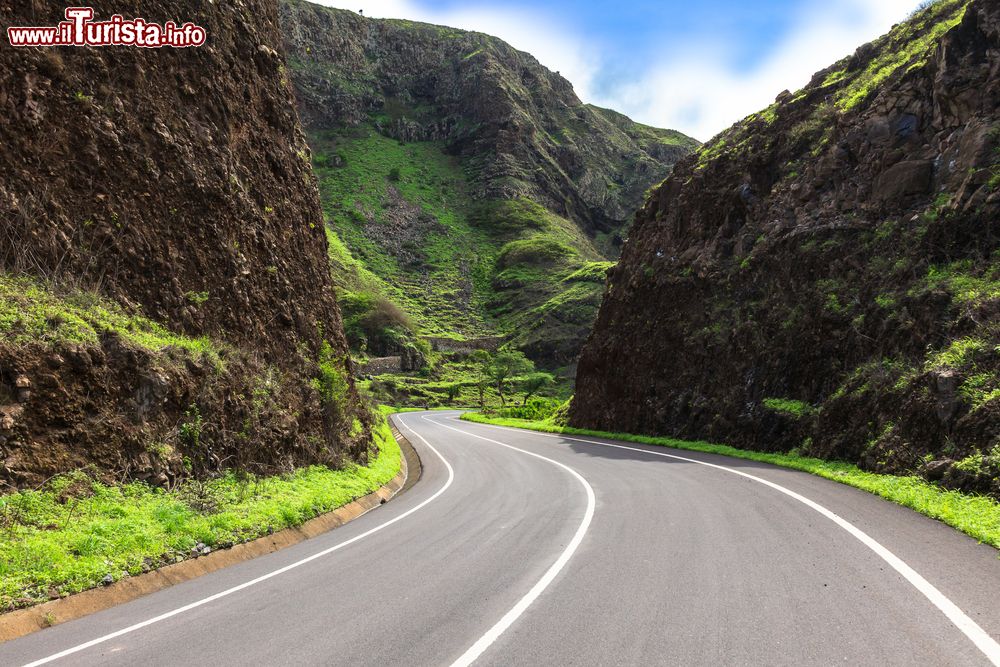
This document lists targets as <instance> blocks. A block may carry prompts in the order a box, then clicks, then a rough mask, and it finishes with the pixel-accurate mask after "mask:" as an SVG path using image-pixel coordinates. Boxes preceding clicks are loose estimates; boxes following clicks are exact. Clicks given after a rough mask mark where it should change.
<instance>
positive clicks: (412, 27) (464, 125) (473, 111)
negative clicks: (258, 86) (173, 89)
mask: <svg viewBox="0 0 1000 667" xmlns="http://www.w3.org/2000/svg"><path fill="white" fill-rule="evenodd" d="M280 11H281V22H282V26H283V29H284V32H285V44H286V48H287V50H288V61H289V65H290V67H291V77H292V80H293V81H294V82H295V88H296V91H297V94H298V99H299V104H300V110H301V113H302V116H303V120H304V122H305V124H306V125H307V126H308V127H310V128H313V129H330V128H339V127H345V126H353V125H360V124H364V123H374V124H375V125H376V126H377V127H378V128H379V131H381V132H382V133H383V134H386V135H388V136H392V137H394V138H397V139H400V140H402V141H426V140H436V141H443V142H446V144H447V146H448V151H449V152H451V153H454V154H455V155H458V156H460V157H462V158H463V159H464V161H465V164H466V167H467V169H468V170H469V172H470V173H471V175H472V177H473V181H474V183H475V194H476V197H477V198H478V199H516V198H519V197H526V198H528V199H531V200H533V201H536V202H538V203H540V204H542V205H543V206H545V207H546V208H547V209H549V210H550V211H553V212H554V213H556V214H558V215H562V216H564V217H567V218H569V219H571V220H573V221H574V222H576V223H577V224H579V225H580V226H581V227H583V228H584V229H586V230H587V231H589V232H590V233H591V234H594V233H597V232H602V231H603V232H610V233H612V234H614V233H618V232H620V231H621V228H622V226H623V225H624V224H626V223H627V222H628V220H629V218H630V217H631V215H632V212H633V211H634V210H635V207H636V206H637V205H638V204H639V202H640V201H641V199H642V195H643V192H644V191H645V190H646V189H647V188H648V187H649V186H650V185H651V184H653V183H656V182H658V181H659V180H661V179H662V178H663V177H664V176H665V175H666V174H667V172H668V171H669V169H670V167H671V166H672V165H673V164H674V163H675V162H676V161H677V160H678V159H679V158H681V157H682V156H684V155H686V154H687V153H688V152H690V151H691V150H692V149H693V148H694V147H696V146H697V142H696V141H694V140H693V139H690V138H689V137H685V136H684V135H682V134H680V133H678V132H674V131H670V130H659V129H656V128H651V127H647V126H644V125H640V124H638V123H635V122H633V121H631V120H629V119H628V118H626V117H625V116H622V115H621V114H618V113H615V112H613V111H609V110H606V109H600V108H597V107H594V106H591V105H586V104H583V103H581V102H580V99H579V98H578V97H577V96H576V94H575V93H574V92H573V87H572V86H571V85H570V83H569V82H568V81H566V79H564V78H563V77H561V76H559V74H558V73H553V72H551V71H549V70H547V69H546V68H545V67H543V66H542V65H541V64H539V63H538V61H537V60H535V59H534V58H533V57H532V56H530V55H529V54H527V53H523V52H520V51H517V50H515V49H514V48H512V47H511V46H510V45H508V44H506V43H505V42H503V41H501V40H499V39H497V38H495V37H490V36H488V35H484V34H481V33H473V32H466V31H463V30H456V29H454V28H447V27H443V26H435V25H427V24H422V23H414V22H411V21H401V20H374V19H367V18H364V17H362V16H359V15H358V14H355V13H353V12H349V11H343V10H335V9H329V8H326V7H319V6H317V5H313V4H310V3H308V2H303V1H301V0H282V2H281V4H280ZM615 252H617V250H615Z"/></svg>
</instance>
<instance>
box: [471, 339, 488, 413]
mask: <svg viewBox="0 0 1000 667" xmlns="http://www.w3.org/2000/svg"><path fill="white" fill-rule="evenodd" d="M469 359H470V360H471V361H472V363H473V368H474V370H473V373H474V377H475V378H476V389H478V390H479V409H480V410H484V409H485V408H486V387H488V386H489V383H490V367H491V366H492V364H493V357H492V356H490V353H489V352H487V351H486V350H476V351H475V352H473V353H472V354H471V355H469Z"/></svg>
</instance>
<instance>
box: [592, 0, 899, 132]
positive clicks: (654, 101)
mask: <svg viewBox="0 0 1000 667" xmlns="http://www.w3.org/2000/svg"><path fill="white" fill-rule="evenodd" d="M916 4H917V3H916V2H915V0H879V2H870V1H869V0H841V1H840V2H838V3H827V4H824V5H822V6H813V7H811V8H809V9H808V10H806V11H803V12H802V14H801V15H800V16H798V17H797V20H796V21H795V22H794V26H793V27H792V28H791V29H790V30H789V31H788V33H787V35H788V36H787V37H786V38H785V39H784V40H781V41H778V42H777V43H775V45H774V47H773V48H772V49H771V52H770V53H769V54H768V55H767V56H766V57H765V58H763V59H762V60H761V61H760V62H759V63H757V64H756V65H755V66H753V67H751V68H749V69H746V70H744V68H741V67H740V63H738V62H734V60H733V59H732V57H731V56H730V54H729V53H727V50H728V49H727V48H726V45H725V44H720V43H718V42H717V41H710V42H700V43H698V42H687V43H686V44H684V45H683V46H681V47H679V48H677V49H674V50H673V52H672V57H667V58H664V59H663V61H662V62H660V63H658V64H657V65H655V66H654V67H652V68H651V69H650V70H649V71H647V72H645V73H643V74H641V75H640V77H639V78H638V79H637V80H636V81H633V82H628V83H623V84H622V85H620V86H615V87H611V88H610V89H609V90H607V91H604V94H603V95H602V96H601V97H600V99H596V100H593V101H594V102H595V103H598V104H603V105H605V106H615V107H616V108H618V109H620V110H621V111H623V112H624V113H627V114H629V115H630V116H632V117H633V118H635V119H636V120H639V121H641V122H644V123H648V124H651V125H657V126H660V127H672V128H676V129H679V130H681V131H683V132H686V133H688V134H690V135H692V136H694V137H696V138H698V139H702V140H706V139H708V138H710V137H712V136H713V135H715V134H716V133H718V132H720V131H722V130H724V129H726V128H727V127H729V126H730V125H732V124H733V123H734V122H736V121H738V120H740V119H741V118H744V117H745V116H747V115H749V114H751V113H753V112H755V111H758V110H760V109H762V108H764V107H766V106H768V105H769V104H771V102H773V101H774V98H775V97H776V96H777V94H778V93H780V92H781V91H782V90H786V89H787V90H792V91H794V90H796V89H797V88H800V87H802V86H803V85H805V84H806V83H807V82H808V81H809V79H810V77H811V76H812V75H813V73H815V72H817V71H819V70H821V69H823V68H825V67H827V66H829V65H832V64H833V63H834V62H836V61H837V60H839V59H840V58H842V57H844V56H846V55H849V54H851V53H853V52H854V50H855V49H856V48H857V47H858V46H860V45H861V44H863V43H865V42H867V41H870V40H871V39H874V38H875V37H877V36H879V35H881V34H884V33H885V32H887V31H888V30H889V28H890V27H891V26H892V25H893V24H894V23H896V22H898V21H900V20H902V19H903V18H905V17H906V16H907V14H908V13H909V12H910V11H911V10H912V9H913V8H914V7H915V6H916ZM741 70H743V71H741Z"/></svg>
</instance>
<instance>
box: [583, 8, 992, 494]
mask: <svg viewBox="0 0 1000 667" xmlns="http://www.w3.org/2000/svg"><path fill="white" fill-rule="evenodd" d="M998 54H1000V7H998V5H997V4H996V3H995V2H986V1H981V0H974V1H973V2H956V1H948V0H945V1H943V2H938V3H935V4H932V5H931V6H929V7H928V8H926V9H924V10H922V11H921V12H919V13H917V14H915V15H914V16H913V17H912V18H911V19H910V20H909V21H907V22H906V23H903V24H900V25H898V26H896V27H894V28H893V30H892V31H891V32H890V33H889V34H888V35H887V36H885V37H883V38H881V39H879V40H877V41H875V42H873V43H871V44H868V45H865V46H863V47H861V48H859V49H858V50H857V52H856V53H855V54H853V55H852V56H851V57H849V58H846V59H844V60H843V61H841V62H839V63H837V64H836V65H834V66H833V67H830V68H828V69H827V70H824V71H823V72H820V73H818V74H817V75H816V76H815V77H814V78H813V79H812V81H811V82H810V83H809V85H808V86H807V87H805V88H804V89H802V90H801V91H798V92H797V93H795V94H791V93H787V92H785V93H782V94H781V95H780V96H779V97H778V99H777V101H776V102H775V104H774V105H772V106H771V107H769V108H768V109H766V110H764V111H762V112H760V113H758V114H755V115H753V116H751V117H749V118H747V119H745V120H744V121H742V122H741V123H739V124H737V125H735V126H734V127H733V128H731V129H730V130H728V131H726V132H724V133H722V134H721V135H719V136H718V137H716V138H715V139H714V140H713V141H711V142H709V143H708V144H706V145H705V146H704V147H703V148H702V150H701V151H700V152H699V153H698V154H697V155H696V156H693V157H691V158H687V159H685V160H683V161H682V162H681V163H679V164H678V165H677V167H676V168H675V170H674V172H673V175H672V176H671V177H670V178H669V179H668V180H667V181H666V182H665V183H664V184H663V185H662V186H661V187H660V188H658V189H657V190H656V191H655V192H654V193H653V194H652V195H651V197H650V198H649V200H648V201H647V202H646V204H645V206H644V207H643V208H642V209H641V211H640V212H639V213H638V214H637V218H636V222H635V224H634V226H633V228H632V230H631V233H630V238H629V240H628V241H627V243H626V245H625V248H624V251H623V254H622V259H621V262H620V263H619V265H618V266H617V268H616V269H614V270H613V271H612V272H611V274H610V277H609V283H608V286H607V290H606V294H605V297H604V301H603V304H602V306H601V310H600V314H599V317H598V320H597V323H596V326H595V329H594V331H593V333H592V334H591V336H590V338H589V341H588V343H587V345H586V347H585V351H584V353H583V356H582V358H581V361H580V366H579V375H578V384H577V393H576V398H575V400H574V402H573V405H572V408H571V423H572V424H574V425H576V426H582V427H591V428H599V429H603V430H613V431H629V432H636V433H663V434H670V435H675V436H681V437H685V438H709V439H714V440H720V441H728V442H730V443H733V444H737V445H741V446H750V447H754V448H762V449H768V450H788V449H790V448H798V450H799V451H801V452H803V453H805V454H810V455H817V456H822V457H831V458H841V459H845V460H848V461H852V462H858V463H860V464H861V465H862V466H864V467H866V468H868V469H873V470H885V471H894V472H913V471H919V472H922V473H924V474H925V475H927V476H928V477H929V478H931V479H943V480H944V482H945V483H946V484H949V485H951V486H955V487H960V488H964V489H968V490H979V491H991V492H992V493H994V494H1000V486H998V482H997V478H998V476H1000V322H998V320H1000V318H998V315H1000V254H998V249H1000V223H998V214H1000V111H998V104H1000V56H998Z"/></svg>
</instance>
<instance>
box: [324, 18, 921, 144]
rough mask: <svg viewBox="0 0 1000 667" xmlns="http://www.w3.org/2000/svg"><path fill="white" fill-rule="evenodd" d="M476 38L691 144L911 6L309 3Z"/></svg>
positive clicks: (885, 26) (804, 78)
mask: <svg viewBox="0 0 1000 667" xmlns="http://www.w3.org/2000/svg"><path fill="white" fill-rule="evenodd" d="M319 1H320V2H321V4H326V5H331V6H336V7H342V8H347V9H353V10H359V9H363V10H364V13H365V15H366V16H373V17H394V18H408V19H412V20H418V21H428V22H432V23H439V24H443V25H451V26H455V27H459V28H465V29H470V30H479V31H481V32H486V33H489V34H493V35H496V36H498V37H500V38H502V39H504V40H506V41H508V42H510V43H511V44H512V45H514V46H515V47H517V48H519V49H523V50H525V51H528V52H530V53H532V54H533V55H534V56H535V57H537V58H538V59H539V60H540V61H541V62H542V64H544V65H546V66H547V67H549V68H550V69H553V70H557V71H559V72H560V73H561V74H562V75H563V76H565V77H566V78H568V79H569V80H570V81H571V82H572V83H573V85H574V88H575V89H576V91H577V94H578V95H579V96H580V97H581V98H582V99H583V100H584V101H586V102H592V103H594V104H599V105H601V106H606V107H611V108H613V109H616V110H618V111H621V112H623V113H625V114H628V115H629V116H631V117H632V118H634V119H635V120H638V121H641V122H644V123H648V124H650V125H656V126H659V127H671V128H675V129H678V130H681V131H683V132H686V133H688V134H690V135H692V136H694V137H695V138H697V139H700V140H702V141H704V140H707V139H709V138H711V137H712V136H713V135H714V134H716V133H717V132H719V131H721V130H723V129H725V128H726V127H728V126H729V125H731V124H732V123H734V122H736V121H738V120H740V119H741V118H743V117H744V116H746V115H748V114H750V113H753V112H754V111H757V110H759V109H761V108H763V107H765V106H767V105H768V104H770V103H771V102H772V101H773V100H774V98H775V96H777V94H778V93H780V92H781V91H782V90H785V89H789V90H795V89H796V88H798V87H800V86H802V85H803V84H805V83H806V82H807V81H808V80H809V77H810V75H811V74H812V73H813V72H815V71H817V70H819V69H822V68H824V67H826V66H827V65H830V64H832V63H833V62H835V61H836V60H838V59H840V58H842V57H843V56H845V55H848V54H850V53H851V52H853V51H854V49H855V48H856V47H858V46H860V45H861V44H863V43H864V42H867V41H870V40H871V39H873V38H875V37H878V36H879V35H881V34H883V33H885V32H886V31H888V29H889V28H890V27H891V26H892V25H893V24H894V23H897V22H899V21H900V20H903V19H905V18H906V17H907V16H908V15H909V14H910V12H912V11H913V10H914V9H915V8H916V7H917V5H918V4H919V0H825V1H824V0H766V1H759V2H753V1H752V0H742V1H739V0H660V1H658V2H657V1H654V0H640V1H638V2H627V1H621V2H572V1H570V0H555V1H551V2H533V3H530V2H522V1H518V0H498V1H495V2H482V1H480V2H477V1H476V0H471V1H470V0H466V1H464V2H458V1H455V0H319Z"/></svg>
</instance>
